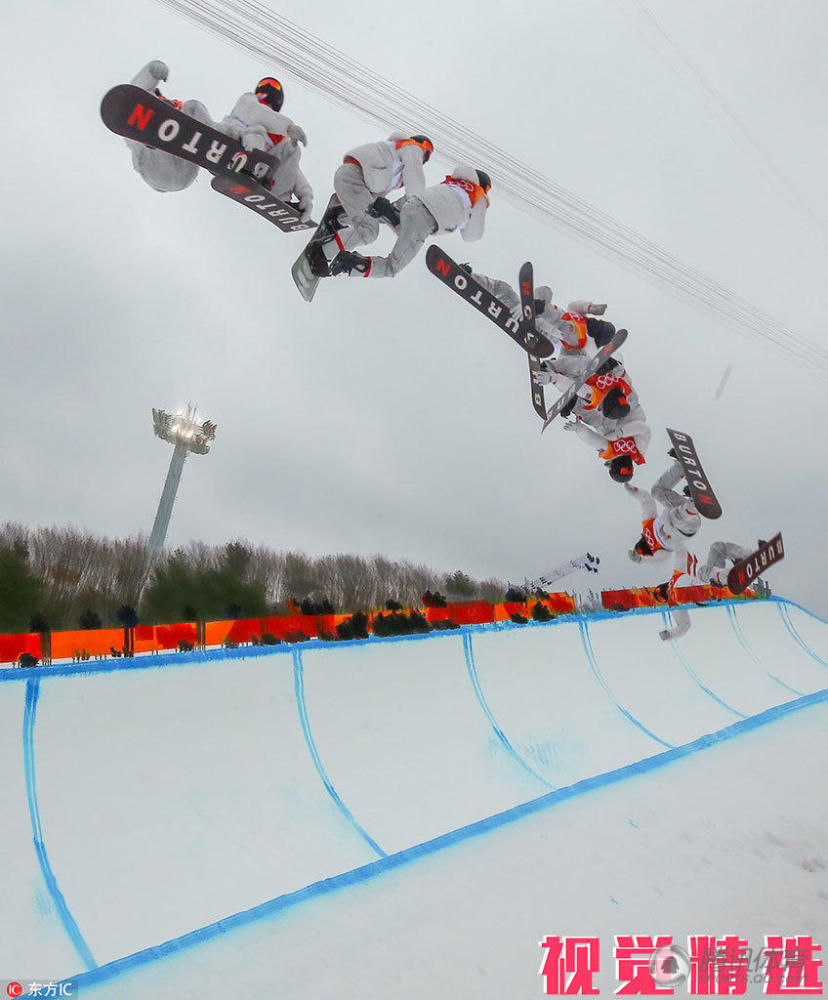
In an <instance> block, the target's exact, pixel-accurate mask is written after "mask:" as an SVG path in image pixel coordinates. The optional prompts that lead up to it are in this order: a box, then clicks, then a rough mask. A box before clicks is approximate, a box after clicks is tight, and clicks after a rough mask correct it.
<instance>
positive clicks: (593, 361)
mask: <svg viewBox="0 0 828 1000" xmlns="http://www.w3.org/2000/svg"><path fill="white" fill-rule="evenodd" d="M626 339H627V331H626V330H616V331H615V336H614V337H613V338H612V340H611V341H610V342H609V343H607V344H604V346H603V347H600V348H598V351H597V353H596V354H594V355H593V356H592V358H590V362H589V364H588V365H587V367H586V369H585V370H584V371H583V373H582V374H581V375H579V376H578V378H577V379H575V381H574V382H573V383H572V385H571V386H570V387H569V388H568V389H567V390H566V391H565V392H563V393H562V394H561V395H560V396H559V397H558V398H557V399H556V400H555V402H554V403H553V404H552V405H551V406H550V407H549V409H548V410H547V411H546V416H545V418H544V422H543V427H542V428H541V434H542V433H543V432H544V431H545V430H546V428H547V427H548V426H549V425H550V424H551V423H552V421H553V420H554V419H555V417H557V416H558V414H559V413H560V412H561V410H563V409H565V408H566V407H567V406H568V405H569V404H570V403H571V402H572V400H573V399H574V398H575V396H577V395H578V390H579V389H581V388H582V387H583V386H584V385H586V381H587V379H588V378H591V377H592V376H593V375H595V373H596V372H597V371H598V370H599V368H602V367H603V366H604V365H605V364H606V362H607V361H609V359H610V357H611V356H612V355H613V354H614V353H615V352H616V351H617V350H618V348H619V347H621V345H622V344H623V343H624V341H625V340H626Z"/></svg>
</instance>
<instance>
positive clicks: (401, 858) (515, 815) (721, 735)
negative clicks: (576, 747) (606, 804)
mask: <svg viewBox="0 0 828 1000" xmlns="http://www.w3.org/2000/svg"><path fill="white" fill-rule="evenodd" d="M824 702H828V689H824V690H822V691H816V692H815V693H814V694H809V695H805V696H804V697H802V698H798V699H797V700H795V701H787V702H783V703H782V704H781V705H775V706H774V707H773V708H769V709H766V710H765V711H764V712H760V713H759V715H754V716H751V717H750V718H747V719H741V720H740V721H739V722H734V723H733V724H732V725H730V726H726V727H725V728H724V729H720V730H719V731H718V732H715V733H707V734H706V735H704V736H700V737H699V738H698V739H696V740H693V741H692V742H690V743H685V744H684V746H680V747H673V748H671V749H670V750H665V751H662V752H661V753H657V754H654V755H653V756H652V757H645V758H644V760H639V761H636V762H635V763H633V764H627V765H625V766H624V767H619V768H616V769H615V770H613V771H607V772H605V773H604V774H599V775H596V776H594V777H592V778H584V779H583V780H582V781H578V782H576V783H575V784H574V785H568V786H567V787H565V788H557V789H555V790H554V791H552V792H547V793H546V794H545V795H541V796H540V797H539V798H537V799H532V800H531V801H529V802H525V803H523V804H522V805H519V806H514V807H513V808H511V809H507V810H505V811H504V812H501V813H496V814H495V815H494V816H489V817H487V818H486V819H483V820H477V821H476V822H474V823H470V824H468V825H467V826H463V827H460V828H459V829H457V830H453V831H451V832H450V833H445V834H442V835H441V836H439V837H435V838H434V839H433V840H427V841H425V842H424V843H422V844H417V845H416V846H414V847H408V848H406V849H405V850H403V851H398V852H397V853H396V854H389V855H387V856H386V857H383V858H379V859H378V860H377V861H371V862H369V863H368V864H367V865H363V866H362V867H360V868H354V869H352V870H351V871H348V872H343V873H342V874H341V875H335V876H333V877H331V878H327V879H322V880H321V881H319V882H313V883H312V884H311V885H307V886H305V887H304V888H303V889H297V890H296V891H295V892H289V893H286V894H285V895H283V896H277V897H275V898H274V899H271V900H268V901H267V902H265V903H260V904H259V905H258V906H254V907H252V908H251V909H249V910H241V911H240V912H238V913H234V914H231V915H230V916H228V917H224V918H223V919H222V920H217V921H216V922H215V923H212V924H207V925H206V926H205V927H200V928H198V929H197V930H194V931H190V933H189V934H183V935H182V936H181V937H177V938H172V939H171V940H169V941H164V942H163V943H162V944H159V945H156V946H154V947H152V948H145V949H144V950H143V951H137V952H134V953H133V954H132V955H126V956H124V957H123V958H119V959H116V960H115V961H114V962H109V963H108V964H107V965H103V966H100V967H99V968H97V969H94V970H92V971H91V972H86V973H81V974H80V975H78V976H72V977H71V978H69V979H64V980H63V983H70V984H72V985H73V986H74V987H75V988H76V989H77V988H78V987H85V986H92V985H94V984H96V983H101V982H105V981H107V980H109V979H114V978H115V977H117V976H120V975H123V974H124V973H125V972H128V971H129V970H131V969H136V968H140V967H141V966H143V965H147V964H149V963H151V962H154V961H156V960H157V959H159V958H168V957H170V956H171V955H174V954H176V953H177V952H180V951H183V950H185V949H186V948H191V947H193V945H197V944H203V943H204V942H207V941H210V940H212V939H213V938H216V937H218V936H219V935H220V934H224V933H226V932H227V931H230V930H235V929H236V928H239V927H244V926H245V925H248V924H252V923H255V922H256V921H258V920H263V919H265V918H267V917H270V916H273V914H276V913H281V912H284V911H285V910H288V909H291V908H292V907H294V906H297V905H299V904H300V903H304V902H307V901H308V900H310V899H314V898H318V897H320V896H326V895H328V894H330V893H332V892H336V891H338V890H339V889H344V888H346V887H348V886H353V885H360V884H361V883H364V882H368V881H370V880H372V879H374V878H377V877H378V876H380V875H383V874H384V873H385V872H388V871H392V870H394V869H396V868H400V867H402V866H403V865H406V864H410V863H411V862H413V861H416V860H418V859H419V858H424V857H428V856H429V855H431V854H435V853H436V852H437V851H441V850H443V849H444V848H447V847H453V846H455V845H456V844H460V843H462V842H463V841H466V840H469V839H471V838H472V837H476V836H480V835H482V834H484V833H490V832H492V831H493V830H497V829H499V828H500V827H503V826H506V825H507V824H509V823H514V822H516V821H517V820H520V819H523V818H524V817H526V816H531V815H534V814H535V813H539V812H541V811H543V810H544V809H548V808H550V807H552V806H555V805H557V804H558V803H560V802H565V801H567V800H568V799H573V798H577V797H579V796H581V795H586V794H587V793H589V792H593V791H597V790H598V789H599V788H605V787H607V786H609V785H614V784H617V783H619V782H621V781H625V780H627V779H628V778H632V777H636V776H637V775H641V774H647V773H649V772H651V771H656V770H658V769H660V768H662V767H665V766H666V765H667V764H672V763H674V762H676V761H678V760H681V759H683V758H684V757H689V756H691V755H693V754H695V753H698V752H699V751H701V750H706V749H708V748H710V747H713V746H716V745H717V744H719V743H724V742H726V741H727V740H731V739H734V738H735V737H737V736H741V735H742V734H743V733H747V732H750V731H751V730H753V729H759V728H761V727H763V726H766V725H769V724H770V723H772V722H776V721H777V720H778V719H781V718H784V717H785V716H787V715H791V714H793V713H794V712H798V711H801V710H802V709H804V708H809V707H811V706H813V705H818V704H822V703H824ZM60 985H62V984H60Z"/></svg>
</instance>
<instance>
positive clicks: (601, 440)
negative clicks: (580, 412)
mask: <svg viewBox="0 0 828 1000" xmlns="http://www.w3.org/2000/svg"><path fill="white" fill-rule="evenodd" d="M566 429H567V430H573V431H574V432H575V433H576V434H577V435H578V437H579V438H580V439H581V440H582V441H583V442H584V444H588V445H589V446H590V447H592V448H597V449H598V451H606V449H607V448H608V447H609V438H606V437H604V435H603V434H599V433H598V431H596V430H593V429H592V428H591V427H588V426H587V425H586V424H585V423H584V422H583V421H582V420H576V421H574V423H573V422H569V423H567V424H566Z"/></svg>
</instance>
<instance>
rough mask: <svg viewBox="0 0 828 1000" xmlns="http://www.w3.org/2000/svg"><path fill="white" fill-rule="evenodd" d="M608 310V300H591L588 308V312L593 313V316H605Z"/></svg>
mask: <svg viewBox="0 0 828 1000" xmlns="http://www.w3.org/2000/svg"><path fill="white" fill-rule="evenodd" d="M606 311H607V304H606V302H598V303H595V302H590V304H589V309H588V310H587V312H589V313H591V314H592V315H593V316H603V315H604V313H605V312H606Z"/></svg>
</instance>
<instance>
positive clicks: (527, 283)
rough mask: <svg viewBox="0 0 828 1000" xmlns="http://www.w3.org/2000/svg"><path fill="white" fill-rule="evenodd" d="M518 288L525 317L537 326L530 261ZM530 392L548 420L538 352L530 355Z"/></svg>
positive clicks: (519, 276) (533, 401) (522, 273)
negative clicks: (539, 375) (538, 379)
mask: <svg viewBox="0 0 828 1000" xmlns="http://www.w3.org/2000/svg"><path fill="white" fill-rule="evenodd" d="M518 289H519V290H520V303H521V306H522V307H523V319H524V322H526V323H528V324H529V325H530V326H531V327H532V329H533V330H534V328H535V274H534V268H533V267H532V264H531V262H530V261H527V262H526V263H525V264H524V265H523V266H522V267H521V269H520V271H519V273H518ZM528 357H529V392H530V395H531V399H532V406H533V407H534V410H535V413H537V415H538V416H539V417H540V418H541V420H546V395H545V393H544V391H543V386H542V385H538V383H537V381H536V377H537V375H538V373H539V372H541V371H542V367H541V361H540V358H539V357H538V356H537V355H536V354H530V355H529V356H528Z"/></svg>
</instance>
